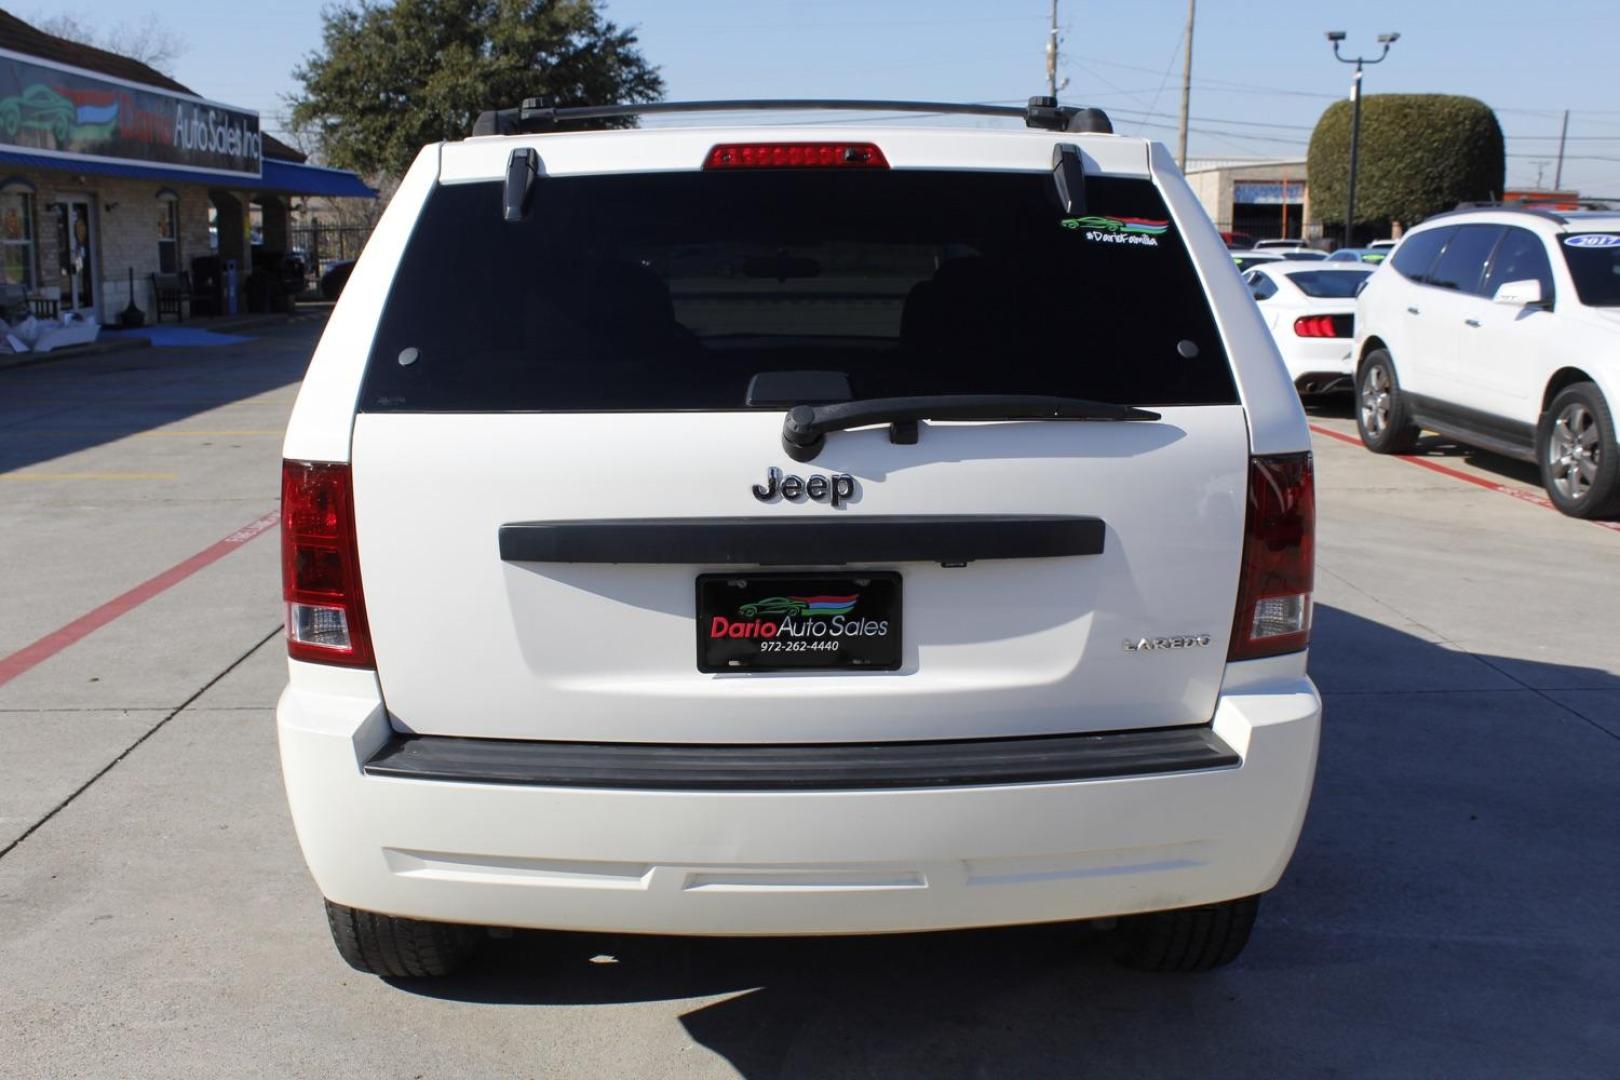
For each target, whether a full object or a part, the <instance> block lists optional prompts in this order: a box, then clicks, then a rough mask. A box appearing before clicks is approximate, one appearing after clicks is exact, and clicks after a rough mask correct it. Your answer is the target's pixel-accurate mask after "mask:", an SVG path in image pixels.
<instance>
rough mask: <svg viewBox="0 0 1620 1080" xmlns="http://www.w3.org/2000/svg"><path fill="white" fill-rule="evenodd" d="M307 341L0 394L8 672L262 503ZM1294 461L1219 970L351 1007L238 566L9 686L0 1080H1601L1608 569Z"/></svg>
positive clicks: (433, 990)
mask: <svg viewBox="0 0 1620 1080" xmlns="http://www.w3.org/2000/svg"><path fill="white" fill-rule="evenodd" d="M313 334H314V331H313V330H312V329H310V328H301V327H293V328H289V329H287V330H284V331H275V332H268V333H266V334H264V335H263V336H262V337H260V338H259V339H257V340H256V341H254V342H252V343H249V344H247V345H243V346H239V347H231V348H229V349H214V350H201V351H199V352H197V353H194V354H180V353H178V352H177V351H176V350H164V349H152V350H144V351H142V352H140V353H132V354H124V355H120V356H117V357H106V358H102V359H101V360H100V363H99V365H98V364H93V363H92V362H91V361H89V360H86V361H84V362H83V365H82V366H78V367H76V366H74V365H73V364H71V363H70V364H64V365H62V366H60V367H59V368H58V367H55V366H51V367H42V368H36V369H25V370H19V371H14V372H9V373H4V374H3V375H0V473H4V475H6V476H16V475H22V474H29V475H35V476H39V477H42V478H40V479H34V480H15V479H13V480H7V479H4V478H0V567H3V568H4V570H3V576H0V657H3V656H5V655H7V654H9V653H12V652H13V651H14V650H16V649H17V648H19V647H21V646H23V645H26V644H28V643H29V642H31V641H34V640H36V639H37V638H39V637H40V636H41V635H44V634H47V633H48V632H50V631H51V630H53V629H55V628H57V627H59V626H62V625H63V624H65V623H68V622H70V621H71V620H73V619H74V618H76V617H78V616H80V615H82V614H83V613H84V612H86V611H88V610H91V609H93V608H95V607H96V606H97V605H99V604H102V603H105V602H106V601H107V600H108V599H109V598H111V597H114V596H116V595H118V594H120V593H122V592H124V591H125V590H127V589H129V588H130V587H131V586H134V585H136V584H138V583H139V582H141V581H144V580H146V579H148V578H150V577H151V576H152V575H153V574H156V573H158V572H160V571H161V570H163V569H164V568H166V567H169V566H171V565H173V564H175V563H177V562H179V561H180V560H183V559H185V558H186V557H188V556H190V555H192V554H193V553H195V552H197V551H199V550H202V549H204V548H206V547H208V546H209V545H210V544H212V543H214V542H215V541H217V540H219V539H220V538H221V537H223V536H225V535H227V534H229V533H230V532H231V531H232V530H234V529H236V528H239V527H240V526H241V525H243V524H245V523H247V522H248V521H251V520H253V519H254V518H255V517H257V516H258V515H260V514H262V513H263V512H264V511H265V510H266V509H267V508H271V507H273V506H274V505H275V500H276V465H277V456H278V452H279V440H278V438H276V437H274V436H272V435H266V434H261V433H263V432H267V431H276V430H278V429H279V426H280V425H281V423H283V422H284V420H285V416H286V411H287V408H288V406H289V405H290V403H291V399H292V394H293V392H294V388H295V385H294V384H295V380H296V379H297V377H298V374H299V372H300V370H301V367H302V363H303V361H304V358H305V357H306V356H307V352H308V348H309V346H310V344H311V343H312V340H313ZM1315 422H1316V423H1317V424H1318V425H1319V426H1321V427H1323V428H1325V429H1327V430H1338V431H1343V430H1346V429H1347V428H1348V426H1349V425H1348V422H1347V421H1346V420H1345V419H1344V418H1343V417H1342V416H1333V415H1325V416H1319V417H1316V418H1315ZM48 432H59V433H61V434H47V433H48ZM1434 452H1435V453H1437V454H1443V455H1444V460H1445V461H1446V462H1447V464H1448V465H1449V466H1451V467H1454V468H1457V469H1461V470H1479V472H1480V475H1482V476H1489V477H1492V478H1493V479H1496V480H1500V481H1502V482H1504V483H1508V484H1520V485H1523V486H1525V487H1527V488H1528V487H1532V486H1533V485H1531V484H1530V482H1529V481H1528V480H1527V479H1526V478H1525V477H1523V476H1522V475H1516V474H1515V473H1514V472H1513V467H1512V466H1511V465H1507V464H1505V463H1501V462H1493V461H1489V460H1481V461H1476V462H1470V461H1469V460H1467V459H1464V458H1461V457H1459V456H1457V455H1455V454H1452V453H1449V452H1446V451H1443V450H1442V449H1440V448H1435V451H1434ZM1317 462H1318V491H1319V504H1320V515H1321V521H1320V529H1319V542H1320V550H1319V561H1318V582H1317V599H1318V603H1319V608H1318V622H1317V630H1316V634H1315V639H1314V643H1313V651H1312V660H1311V666H1312V670H1313V673H1314V675H1315V677H1316V678H1317V680H1318V682H1319V684H1320V685H1321V687H1322V689H1323V691H1324V694H1325V696H1326V698H1327V701H1328V714H1327V722H1326V730H1325V734H1324V742H1323V748H1322V758H1321V767H1320V774H1319V779H1318V786H1317V792H1316V796H1315V799H1314V801H1313V804H1312V808H1311V814H1310V819H1309V821H1308V823H1307V826H1306V830H1305V834H1304V836H1303V838H1302V841H1301V845H1300V849H1299V853H1298V855H1297V857H1296V859H1295V862H1294V864H1293V866H1292V867H1291V869H1290V871H1289V873H1288V875H1287V876H1286V877H1285V879H1284V881H1283V884H1282V885H1281V886H1280V887H1279V888H1278V889H1277V890H1276V892H1275V893H1274V894H1273V895H1272V896H1271V897H1269V898H1268V900H1267V902H1266V904H1265V906H1264V907H1263V908H1262V913H1261V919H1260V925H1259V927H1258V928H1257V930H1256V935H1255V939H1254V941H1253V943H1252V944H1251V946H1250V948H1249V951H1248V952H1247V953H1246V954H1245V955H1244V957H1243V958H1242V960H1240V962H1239V963H1238V964H1236V965H1235V966H1234V967H1232V968H1230V969H1227V970H1225V971H1222V972H1219V973H1216V974H1213V975H1209V976H1203V977H1194V978H1174V977H1171V978H1165V977H1148V976H1142V975H1136V974H1132V973H1128V972H1123V971H1120V970H1118V969H1116V968H1114V967H1112V966H1110V964H1109V963H1108V962H1107V959H1106V946H1105V944H1104V942H1103V941H1102V940H1101V939H1100V938H1098V937H1096V936H1093V935H1089V934H1087V933H1085V932H1081V931H1076V930H1074V929H1071V928H1067V927H1035V928H1023V929H1013V930H996V931H982V932H974V933H960V934H940V935H928V936H902V937H892V938H876V939H871V938H869V939H833V940H826V939H821V940H798V941H777V940H770V941H707V940H705V941H687V940H673V939H658V938H633V937H622V936H620V937H614V936H604V935H573V934H569V935H542V934H520V935H517V936H516V937H515V938H513V939H511V940H506V941H496V942H492V943H491V944H492V945H493V946H495V947H494V948H492V949H491V950H490V951H489V955H488V957H487V959H486V960H485V962H483V963H482V964H481V965H479V966H478V967H477V968H476V969H475V970H473V971H471V972H469V973H468V974H466V975H463V976H460V977H457V978H456V979H453V980H444V981H440V982H436V983H428V984H405V983H400V984H397V985H392V984H389V983H385V982H382V981H380V980H376V979H372V978H369V977H365V976H360V975H357V974H355V973H353V972H351V971H350V970H349V969H347V968H346V967H344V966H343V965H342V963H341V962H340V961H339V960H338V959H337V957H336V954H335V953H334V952H333V951H332V948H331V945H330V943H329V941H328V940H327V936H326V929H325V926H324V922H323V919H322V916H321V909H320V903H319V899H318V897H317V895H316V893H315V890H314V888H313V886H312V884H311V883H310V882H309V880H308V877H307V875H306V874H305V872H304V869H303V866H302V863H301V861H300V859H299V856H298V852H297V848H296V844H295V842H294V839H293V836H292V832H291V827H290V824H289V822H288V820H287V814H286V809H285V804H284V801H283V797H282V793H281V790H280V778H279V775H278V771H277V767H276V760H275V748H274V731H273V725H272V718H271V715H270V708H271V706H272V704H273V701H274V697H275V694H276V693H277V692H278V690H279V688H280V685H281V681H282V678H283V671H282V666H281V663H282V662H281V652H282V650H281V645H280V641H279V639H278V638H277V637H276V636H275V630H276V628H277V626H278V621H279V616H278V606H277V605H278V596H279V591H278V582H277V577H276V574H277V571H276V551H275V538H274V536H273V535H267V536H264V537H261V538H259V539H257V540H253V541H249V542H247V543H245V544H242V545H241V546H240V549H239V550H235V551H233V552H232V553H230V554H228V555H226V556H224V557H222V558H220V559H219V561H217V562H214V563H212V564H210V565H208V566H206V567H204V568H203V569H201V570H198V571H197V572H196V573H195V574H193V575H191V576H190V577H187V578H186V579H185V580H183V581H182V582H180V583H179V584H177V585H175V586H174V587H173V588H170V589H169V590H167V591H166V592H164V593H162V594H161V595H159V596H157V597H155V598H153V599H151V600H149V601H147V602H146V603H144V604H141V605H140V606H138V607H136V608H134V609H132V610H130V611H129V612H128V613H127V614H124V615H123V616H122V617H120V618H118V619H116V620H115V621H113V622H111V623H109V624H108V625H106V626H105V627H102V628H101V629H99V630H96V631H95V632H94V633H92V634H90V635H88V636H86V637H85V638H84V639H83V640H81V641H78V642H77V643H76V644H73V645H70V646H68V647H66V648H64V649H63V650H62V651H61V652H60V653H59V654H57V655H55V656H54V657H52V658H51V659H49V660H46V661H44V662H42V663H40V664H39V665H38V666H36V667H34V668H32V669H31V670H29V671H28V672H26V673H24V674H22V675H20V676H18V677H17V678H15V679H13V680H11V681H10V682H8V683H6V684H5V685H0V849H5V848H6V847H7V845H8V844H13V843H14V842H15V840H16V838H17V837H19V836H22V835H24V834H25V833H26V834H27V836H26V839H24V840H22V841H21V842H20V843H15V846H13V847H11V848H10V849H9V850H7V851H6V852H5V854H3V855H0V1075H5V1076H12V1075H15V1076H27V1077H55V1076H63V1077H66V1076H163V1077H190V1076H197V1077H204V1076H206V1077H213V1076H220V1075H230V1076H276V1077H287V1076H300V1077H302V1076H312V1077H313V1076H319V1077H328V1076H367V1077H371V1076H389V1077H392V1076H400V1077H418V1076H421V1077H467V1076H508V1075H510V1076H581V1077H583V1076H592V1077H594V1076H603V1075H679V1076H694V1077H709V1076H716V1077H719V1076H736V1075H743V1076H749V1077H779V1076H780V1077H821V1076H873V1077H877V1076H884V1077H890V1076H896V1075H902V1076H908V1075H922V1076H940V1077H954V1076H985V1077H989V1076H1062V1077H1075V1076H1106V1077H1109V1078H1111V1080H1113V1078H1118V1077H1133V1076H1143V1077H1159V1076H1174V1075H1190V1074H1196V1075H1199V1076H1201V1077H1225V1076H1245V1077H1248V1076H1267V1075H1277V1076H1318V1075H1320V1076H1340V1077H1344V1076H1350V1077H1360V1076H1368V1077H1399V1076H1413V1077H1420V1076H1421V1077H1443V1076H1457V1077H1470V1078H1473V1077H1487V1076H1503V1077H1510V1076H1511V1077H1523V1076H1564V1077H1568V1076H1591V1077H1600V1076H1611V1075H1613V1073H1614V1062H1615V1061H1617V1060H1620V1013H1617V1010H1616V1009H1615V1008H1614V1006H1613V1002H1615V1001H1617V1000H1620V974H1617V971H1620V928H1617V921H1616V919H1615V917H1614V910H1615V902H1614V897H1615V896H1616V895H1620V859H1616V853H1617V851H1620V846H1617V842H1616V840H1615V837H1616V836H1620V798H1617V795H1620V780H1617V779H1616V777H1617V774H1620V646H1616V645H1615V644H1614V643H1615V641H1616V640H1617V639H1620V604H1617V602H1616V601H1617V600H1620V534H1617V533H1615V532H1613V531H1609V530H1604V529H1599V528H1597V527H1595V526H1592V525H1589V524H1586V523H1582V522H1575V521H1570V520H1568V519H1564V518H1562V517H1559V516H1558V515H1556V514H1554V513H1551V512H1549V511H1546V510H1544V509H1541V508H1539V507H1536V506H1533V505H1529V504H1526V503H1523V502H1520V501H1517V500H1515V499H1513V498H1509V497H1507V496H1504V495H1502V494H1499V493H1495V492H1491V491H1486V490H1482V489H1480V488H1478V487H1474V486H1471V485H1469V484H1466V483H1462V482H1460V481H1458V480H1455V479H1452V478H1449V477H1445V476H1441V475H1437V474H1434V473H1431V472H1426V471H1424V470H1422V469H1419V468H1417V467H1415V466H1413V465H1411V464H1409V463H1407V462H1404V461H1400V460H1394V459H1386V458H1376V457H1374V456H1373V455H1370V454H1368V453H1366V452H1365V451H1363V450H1361V449H1360V448H1358V447H1354V446H1349V445H1346V444H1344V443H1341V442H1338V441H1336V440H1334V439H1332V438H1329V437H1323V438H1321V439H1319V440H1318V447H1317ZM70 474H73V475H77V476H80V477H81V478H76V479H69V478H65V477H67V476H69V475H70ZM114 474H121V475H123V476H124V477H125V478H124V479H108V478H107V477H110V476H112V475H114ZM52 476H54V477H55V478H46V477H52ZM134 477H142V478H134ZM153 477H163V478H153ZM29 830H32V832H29Z"/></svg>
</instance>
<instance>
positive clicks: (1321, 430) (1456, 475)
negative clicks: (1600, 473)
mask: <svg viewBox="0 0 1620 1080" xmlns="http://www.w3.org/2000/svg"><path fill="white" fill-rule="evenodd" d="M1310 427H1311V430H1312V431H1314V432H1316V434H1318V435H1326V436H1327V437H1328V438H1330V439H1338V440H1339V441H1340V442H1343V443H1349V444H1350V445H1351V446H1360V445H1361V439H1360V438H1359V437H1358V436H1355V435H1346V434H1345V433H1344V432H1342V431H1334V430H1333V429H1332V428H1325V427H1322V426H1320V425H1318V424H1312V425H1311V426H1310ZM1396 456H1397V457H1399V458H1400V460H1402V461H1404V462H1407V463H1408V464H1411V465H1416V466H1417V467H1418V468H1420V469H1428V470H1429V471H1430V472H1434V473H1439V474H1440V475H1441V476H1449V477H1451V478H1452V479H1453V480H1461V481H1463V482H1464V483H1468V484H1473V485H1474V486H1475V487H1481V488H1484V489H1485V490H1486V491H1494V492H1496V493H1497V494H1499V495H1507V496H1510V497H1512V498H1515V499H1518V500H1519V501H1520V502H1527V503H1529V504H1530V505H1531V506H1539V507H1542V508H1543V509H1545V510H1551V511H1553V512H1555V513H1556V512H1557V511H1558V507H1556V506H1554V505H1553V504H1552V500H1551V499H1549V498H1547V496H1545V495H1543V494H1541V493H1540V492H1537V491H1526V490H1524V489H1523V488H1516V487H1510V486H1509V485H1507V484H1501V483H1498V482H1496V481H1495V480H1491V479H1488V478H1486V477H1483V476H1475V475H1473V474H1471V473H1465V472H1463V471H1462V470H1461V469H1453V468H1452V467H1451V466H1450V465H1442V464H1440V463H1439V462H1438V461H1431V460H1429V459H1428V458H1425V457H1418V456H1417V455H1415V454H1399V455H1396ZM1590 524H1592V525H1596V526H1597V527H1598V528H1600V529H1610V530H1613V531H1614V532H1620V521H1593V522H1590Z"/></svg>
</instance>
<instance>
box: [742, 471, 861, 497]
mask: <svg viewBox="0 0 1620 1080" xmlns="http://www.w3.org/2000/svg"><path fill="white" fill-rule="evenodd" d="M751 490H752V491H753V493H754V498H756V499H758V500H759V501H760V502H775V501H776V500H777V499H778V498H783V499H786V500H787V501H788V502H798V501H799V500H801V499H809V500H810V501H811V502H824V503H831V504H832V505H833V506H835V507H838V506H842V505H844V504H845V503H846V502H848V501H849V500H850V499H852V498H854V496H855V478H854V477H853V476H851V475H849V473H834V474H832V475H830V476H820V475H818V476H812V477H810V478H808V479H806V478H805V477H802V476H794V475H793V474H792V473H789V474H788V475H787V476H783V475H782V470H781V469H778V468H777V467H776V466H774V465H773V466H771V467H770V468H769V469H766V470H765V483H764V484H754V485H753V486H752V488H751Z"/></svg>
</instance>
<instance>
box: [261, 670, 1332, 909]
mask: <svg viewBox="0 0 1620 1080" xmlns="http://www.w3.org/2000/svg"><path fill="white" fill-rule="evenodd" d="M367 675H368V673H363V672H344V673H341V674H334V675H333V676H332V677H330V678H327V679H326V680H325V684H324V685H320V686H319V687H318V689H312V688H309V686H308V684H309V683H311V682H317V681H318V680H309V679H303V680H299V681H298V682H297V683H296V684H295V686H292V687H289V688H288V689H287V691H286V692H285V693H284V694H283V695H282V698H281V702H280V704H279V706H278V708H277V726H278V729H279V735H280V743H281V757H282V768H283V772H284V775H285V779H286V784H287V794H288V799H289V802H290V805H291V808H292V816H293V822H294V824H295V826H296V828H297V831H298V838H299V843H300V844H301V846H302V847H303V850H304V856H305V858H306V860H307V861H308V863H309V867H310V871H311V873H312V874H313V875H314V877H315V880H316V883H317V885H318V886H319V887H320V889H321V891H322V892H323V893H324V894H325V895H326V896H327V897H328V898H330V899H332V900H334V901H337V902H339V903H343V904H348V905H350V906H353V907H358V908H363V909H367V910H371V911H380V912H386V913H389V914H394V915H404V916H411V917H416V918H425V919H439V920H445V921H451V922H468V923H482V924H488V925H494V926H514V927H535V928H554V929H569V930H595V931H624V932H649V933H678V934H812V933H872V932H885V931H907V930H930V929H946V928H954V927H966V926H989V925H1001V924H1010V923H1024V922H1044V921H1056V920H1065V919H1081V918H1093V917H1101V916H1109V915H1120V914H1126V913H1131V912H1140V911H1153V910H1162V909H1168V908H1175V907H1183V906H1189V905H1193V904H1201V903H1210V902H1214V901H1219V900H1228V899H1232V898H1235V897H1238V896H1245V895H1250V894H1253V893H1258V892H1263V891H1264V890H1266V889H1268V888H1270V887H1271V886H1272V885H1273V884H1275V883H1276V881H1277V878H1278V877H1279V876H1280V875H1281V873H1282V871H1283V868H1284V866H1285V865H1286V864H1287V861H1288V858H1289V856H1290V855H1291V854H1292V852H1293V848H1294V843H1295V840H1296V839H1297V837H1298V835H1299V828H1300V825H1301V824H1302V822H1303V819H1304V814H1305V806H1306V802H1307V801H1308V799H1309V796H1310V789H1311V780H1312V776H1313V773H1314V770H1315V761H1316V746H1317V734H1318V728H1319V721H1320V716H1321V703H1320V699H1319V698H1318V697H1317V694H1316V691H1315V688H1314V687H1313V686H1312V685H1311V683H1310V682H1309V681H1308V680H1307V679H1304V678H1290V679H1283V680H1278V681H1276V682H1272V683H1265V684H1260V685H1258V686H1249V687H1246V688H1245V689H1244V691H1243V692H1242V693H1239V694H1229V695H1226V696H1223V697H1222V698H1221V700H1220V704H1219V706H1218V708H1217V711H1216V714H1215V719H1214V723H1213V725H1212V728H1211V729H1210V731H1211V733H1212V734H1213V736H1214V740H1213V741H1214V742H1216V743H1217V744H1224V747H1226V748H1230V751H1232V752H1235V755H1236V757H1237V759H1238V763H1237V764H1236V765H1226V764H1224V763H1222V764H1218V765H1216V766H1213V767H1211V766H1209V765H1208V764H1205V765H1203V766H1199V767H1193V768H1189V769H1187V770H1185V771H1171V772H1162V771H1161V772H1151V773H1145V774H1134V775H1113V776H1109V777H1108V778H1102V779H1083V780H1066V781H1033V782H1027V783H988V784H975V785H964V786H945V787H889V788H881V787H879V788H854V789H842V790H783V789H776V790H709V789H682V790H676V789H664V790H649V789H641V788H605V787H585V786H561V785H539V784H525V783H514V782H510V781H508V782H504V783H487V782H466V781H461V780H446V779H413V778H406V777H403V776H400V775H381V774H377V773H372V774H368V773H367V772H366V771H365V766H366V764H367V762H369V761H371V760H372V759H373V758H374V757H377V755H378V752H379V751H381V750H383V749H384V748H385V747H388V746H389V745H390V744H391V743H393V744H395V745H397V743H395V739H396V736H395V733H394V732H393V731H392V729H391V728H390V726H389V724H388V721H387V717H386V714H385V712H384V710H383V707H382V703H381V701H380V699H379V698H378V697H377V695H376V693H375V689H374V688H375V682H374V681H370V682H368V680H367ZM384 757H385V758H386V757H387V755H384Z"/></svg>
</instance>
